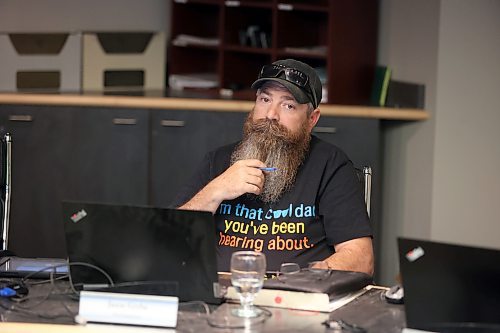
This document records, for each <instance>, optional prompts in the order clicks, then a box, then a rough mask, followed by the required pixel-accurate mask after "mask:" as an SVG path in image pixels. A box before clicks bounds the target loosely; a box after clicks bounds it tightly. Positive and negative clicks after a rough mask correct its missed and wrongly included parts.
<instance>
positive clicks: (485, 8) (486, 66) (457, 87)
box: [431, 0, 500, 248]
mask: <svg viewBox="0 0 500 333" xmlns="http://www.w3.org/2000/svg"><path fill="white" fill-rule="evenodd" d="M439 36H440V37H439V39H440V43H439V57H438V62H439V66H438V85H437V96H438V99H437V105H436V109H437V112H436V135H435V143H434V146H435V148H434V178H433V192H432V198H433V209H432V227H431V236H432V238H434V239H439V240H445V241H453V242H460V243H466V244H472V245H483V246H487V247H494V248H500V173H499V168H500V1H498V0H480V1H472V2H471V1H467V0H461V1H456V0H443V1H442V2H441V18H440V29H439Z"/></svg>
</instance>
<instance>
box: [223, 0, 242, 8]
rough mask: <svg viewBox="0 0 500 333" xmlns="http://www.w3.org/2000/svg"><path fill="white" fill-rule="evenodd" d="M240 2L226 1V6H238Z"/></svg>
mask: <svg viewBox="0 0 500 333" xmlns="http://www.w3.org/2000/svg"><path fill="white" fill-rule="evenodd" d="M239 6H240V2H239V1H230V0H228V1H226V7H239Z"/></svg>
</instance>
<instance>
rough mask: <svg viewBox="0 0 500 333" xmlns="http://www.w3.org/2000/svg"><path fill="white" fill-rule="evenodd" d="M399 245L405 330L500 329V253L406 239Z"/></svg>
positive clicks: (400, 241) (399, 240)
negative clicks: (403, 293)
mask: <svg viewBox="0 0 500 333" xmlns="http://www.w3.org/2000/svg"><path fill="white" fill-rule="evenodd" d="M398 246H399V261H400V270H401V274H402V278H403V287H404V292H405V312H406V322H407V327H409V328H416V329H427V330H433V331H434V330H436V331H439V332H477V331H481V332H483V331H484V329H487V328H494V329H497V330H498V329H500V251H498V250H493V249H485V248H478V247H470V246H461V245H451V244H446V243H439V242H431V241H423V240H416V239H408V238H399V239H398ZM461 328H463V329H461ZM475 328H477V329H478V330H474V329H475ZM485 332H490V331H489V330H486V331H485Z"/></svg>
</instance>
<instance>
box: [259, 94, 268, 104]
mask: <svg viewBox="0 0 500 333" xmlns="http://www.w3.org/2000/svg"><path fill="white" fill-rule="evenodd" d="M260 100H261V101H263V102H265V103H267V102H269V101H270V99H269V97H266V96H263V97H261V98H260Z"/></svg>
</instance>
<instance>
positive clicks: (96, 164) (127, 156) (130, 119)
mask: <svg viewBox="0 0 500 333" xmlns="http://www.w3.org/2000/svg"><path fill="white" fill-rule="evenodd" d="M67 111H68V112H70V111H71V113H72V114H73V117H72V118H71V135H70V136H69V137H68V138H67V140H68V141H69V142H68V144H69V155H70V156H71V159H70V162H71V165H68V166H67V169H68V186H66V187H65V189H66V191H65V197H66V199H70V200H78V201H94V202H101V203H116V204H130V205H146V204H147V203H148V200H147V197H148V189H147V186H148V182H147V180H148V163H149V153H148V148H149V135H148V131H149V114H148V111H147V110H140V109H116V108H84V107H79V108H75V109H72V110H70V109H67Z"/></svg>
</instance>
